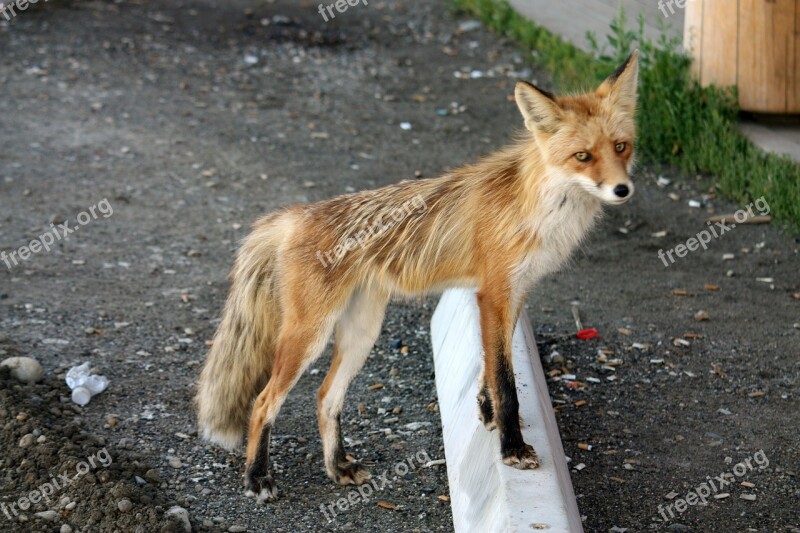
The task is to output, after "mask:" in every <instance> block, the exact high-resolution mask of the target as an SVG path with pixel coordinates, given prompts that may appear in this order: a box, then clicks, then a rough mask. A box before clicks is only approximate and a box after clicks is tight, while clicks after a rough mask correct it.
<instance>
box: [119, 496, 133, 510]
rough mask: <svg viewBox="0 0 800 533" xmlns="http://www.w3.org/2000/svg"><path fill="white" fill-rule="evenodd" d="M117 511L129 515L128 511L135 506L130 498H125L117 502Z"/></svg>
mask: <svg viewBox="0 0 800 533" xmlns="http://www.w3.org/2000/svg"><path fill="white" fill-rule="evenodd" d="M117 509H119V510H120V511H122V512H123V513H127V512H128V511H130V510H131V509H133V504H132V503H131V501H130V500H129V499H128V498H123V499H121V500H120V501H118V502H117Z"/></svg>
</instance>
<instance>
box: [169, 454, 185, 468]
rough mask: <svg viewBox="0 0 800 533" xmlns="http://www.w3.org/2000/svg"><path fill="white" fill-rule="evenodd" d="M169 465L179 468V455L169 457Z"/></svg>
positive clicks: (181, 465)
mask: <svg viewBox="0 0 800 533" xmlns="http://www.w3.org/2000/svg"><path fill="white" fill-rule="evenodd" d="M169 466H171V467H172V468H181V467H183V463H182V462H181V458H180V457H170V458H169Z"/></svg>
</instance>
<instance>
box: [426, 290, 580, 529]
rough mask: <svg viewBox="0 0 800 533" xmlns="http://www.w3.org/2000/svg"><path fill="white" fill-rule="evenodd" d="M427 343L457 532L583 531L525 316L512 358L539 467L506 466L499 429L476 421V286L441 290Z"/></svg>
mask: <svg viewBox="0 0 800 533" xmlns="http://www.w3.org/2000/svg"><path fill="white" fill-rule="evenodd" d="M431 341H432V344H433V354H434V364H435V369H436V389H437V391H438V395H439V409H440V411H441V414H442V428H443V433H444V447H445V458H446V460H447V476H448V480H449V482H450V502H451V505H452V509H453V522H454V524H455V530H456V532H457V533H473V532H480V533H489V532H498V533H500V532H502V533H509V532H530V531H534V530H547V531H548V532H557V531H558V532H562V531H563V532H569V533H582V532H583V526H582V524H581V519H580V515H579V514H578V505H577V503H576V501H575V494H574V493H573V490H572V482H571V481H570V478H569V471H568V469H567V461H566V458H565V456H564V449H563V448H562V446H561V439H560V437H559V434H558V427H557V426H556V420H555V416H554V415H553V407H552V405H551V403H550V396H549V394H548V392H547V383H546V381H545V377H544V372H543V370H542V365H541V362H540V361H539V354H538V352H537V350H536V343H535V341H534V338H533V331H532V330H531V326H530V322H529V321H528V318H527V316H526V315H524V314H523V316H522V317H521V318H520V320H519V322H518V323H517V327H516V329H515V331H514V338H513V361H514V374H515V376H516V382H517V393H518V396H519V403H520V416H521V417H522V420H523V425H522V434H523V436H524V437H525V441H526V442H527V443H528V444H531V445H532V446H533V447H534V448H535V449H536V451H537V452H538V453H539V457H540V458H541V459H542V466H541V467H539V468H538V469H537V470H525V471H523V470H516V469H514V468H511V467H508V466H505V465H504V464H503V463H502V461H501V459H500V439H499V437H498V435H497V431H492V432H488V431H486V429H485V428H484V427H483V424H482V423H481V422H480V420H479V419H478V404H477V401H476V397H477V395H478V377H479V375H480V371H481V365H482V353H483V350H482V349H481V339H480V326H479V318H478V306H477V301H476V298H475V292H474V291H471V290H465V289H454V290H448V291H446V292H445V293H444V295H443V296H442V299H441V301H440V302H439V305H438V306H437V307H436V311H435V313H434V315H433V320H432V321H431Z"/></svg>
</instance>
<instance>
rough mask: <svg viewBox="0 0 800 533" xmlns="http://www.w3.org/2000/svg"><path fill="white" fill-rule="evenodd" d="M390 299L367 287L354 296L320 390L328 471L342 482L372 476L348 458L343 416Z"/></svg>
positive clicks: (339, 326)
mask: <svg viewBox="0 0 800 533" xmlns="http://www.w3.org/2000/svg"><path fill="white" fill-rule="evenodd" d="M387 302H388V297H387V296H386V295H384V294H382V293H379V292H377V291H368V290H364V289H361V290H358V291H356V293H355V294H354V295H353V296H352V297H351V299H350V303H349V304H348V306H347V308H346V309H345V311H344V313H343V314H342V315H341V317H340V318H339V321H338V322H337V324H336V328H335V339H336V341H335V342H336V343H335V347H334V352H333V361H332V362H331V368H330V370H329V371H328V374H327V376H325V380H324V381H323V382H322V385H321V386H320V388H319V392H318V393H317V412H318V416H319V432H320V436H321V437H322V447H323V451H324V454H325V470H326V472H327V473H328V476H329V477H330V478H331V479H332V480H333V481H335V482H336V483H338V484H340V485H360V484H362V483H364V482H365V481H367V480H368V479H369V477H370V475H369V471H368V470H367V469H366V468H364V466H362V465H361V464H360V463H358V462H353V461H348V460H347V458H346V455H345V452H344V446H343V443H342V428H341V423H340V415H341V412H342V405H343V404H344V397H345V394H346V392H347V387H348V386H349V385H350V382H351V381H352V380H353V378H355V376H356V374H358V372H359V371H360V370H361V368H362V367H363V366H364V363H365V362H366V360H367V357H368V356H369V352H370V350H371V349H372V346H373V345H374V344H375V340H376V339H377V338H378V334H379V333H380V330H381V324H382V323H383V316H384V312H385V309H386V304H387Z"/></svg>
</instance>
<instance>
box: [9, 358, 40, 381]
mask: <svg viewBox="0 0 800 533" xmlns="http://www.w3.org/2000/svg"><path fill="white" fill-rule="evenodd" d="M0 366H5V367H8V368H10V369H11V376H12V377H13V378H15V379H17V380H19V381H21V382H22V383H36V382H37V381H39V380H41V379H42V377H43V376H44V369H43V368H42V365H40V364H39V361H37V360H36V359H33V358H32V357H9V358H8V359H5V360H4V361H3V362H2V363H0Z"/></svg>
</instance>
